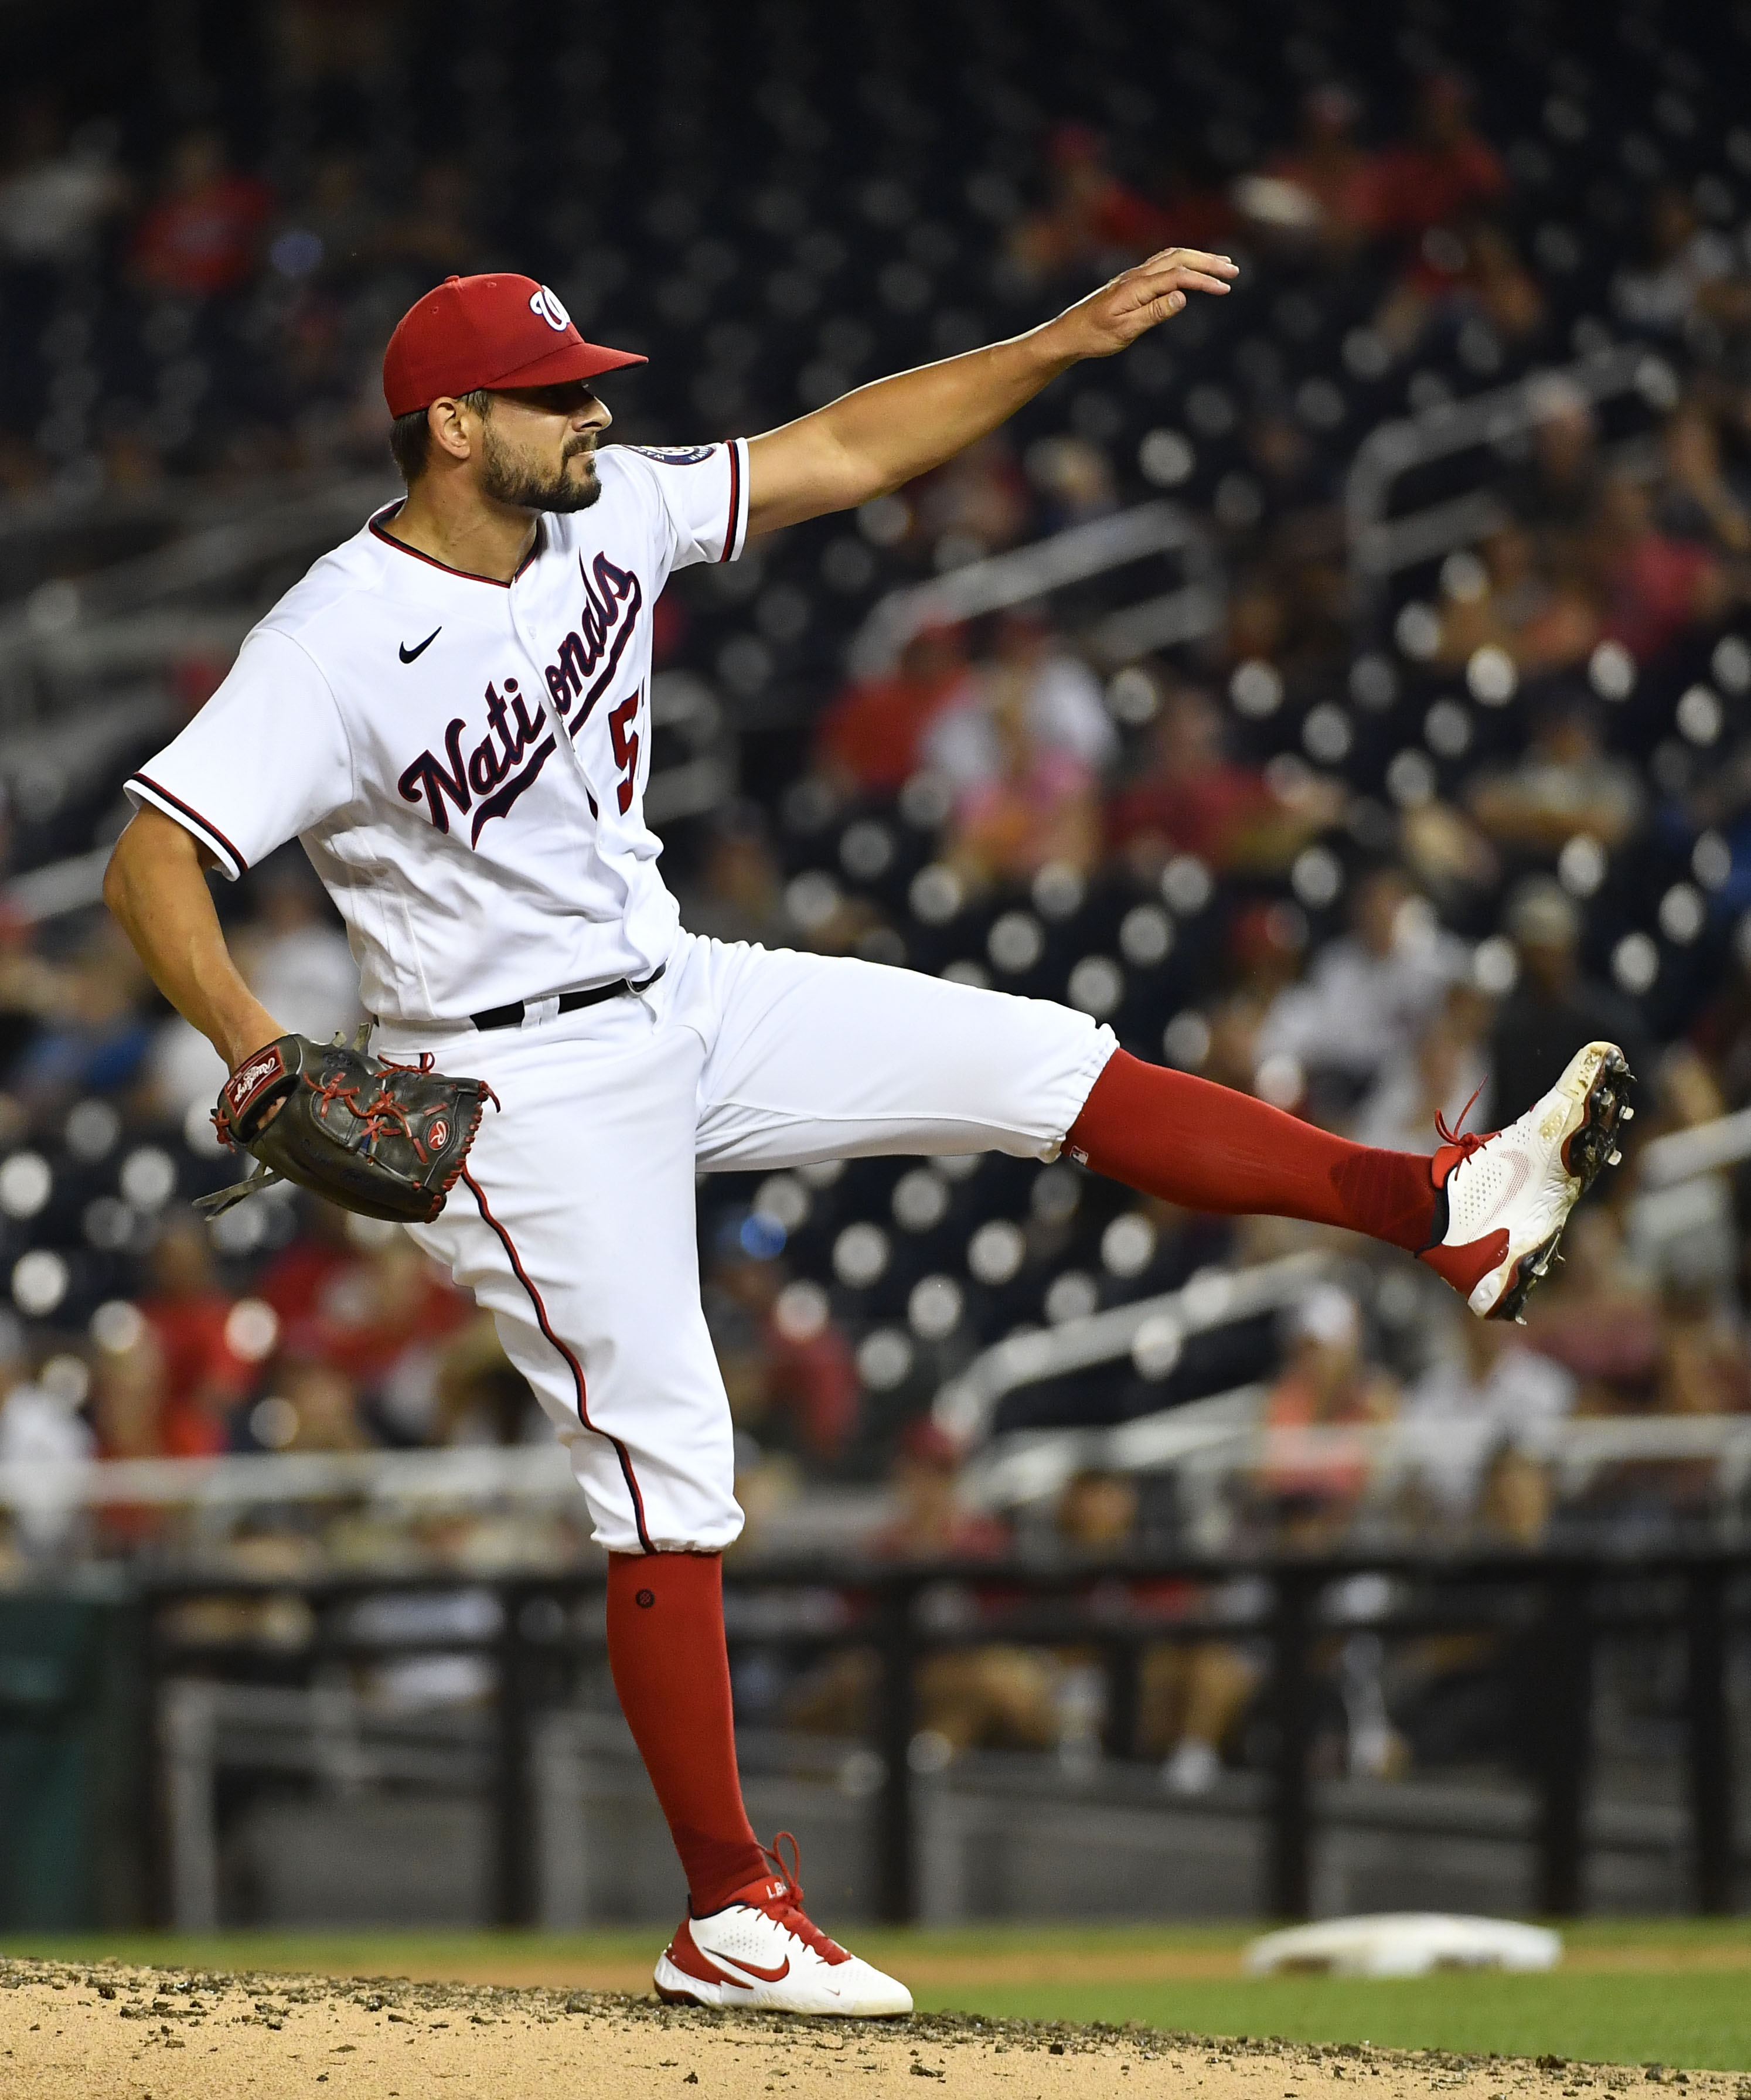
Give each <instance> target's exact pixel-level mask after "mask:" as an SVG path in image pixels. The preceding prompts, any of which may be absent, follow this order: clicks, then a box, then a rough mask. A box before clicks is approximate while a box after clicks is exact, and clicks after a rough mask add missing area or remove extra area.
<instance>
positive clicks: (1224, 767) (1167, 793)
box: [1106, 686, 1343, 878]
mask: <svg viewBox="0 0 1751 2100" xmlns="http://www.w3.org/2000/svg"><path fill="white" fill-rule="evenodd" d="M1222 739H1223V721H1222V717H1221V715H1220V712H1218V710H1217V708H1216V705H1215V702H1214V701H1213V700H1212V699H1211V698H1210V696H1209V695H1208V694H1207V693H1203V692H1200V691H1199V690H1197V687H1195V686H1177V687H1175V689H1174V690H1171V691H1170V692H1169V693H1168V694H1167V697H1166V699H1164V700H1163V702H1162V711H1161V714H1160V717H1159V718H1158V721H1157V722H1156V725H1155V728H1154V731H1153V736H1152V739H1151V744H1150V755H1149V765H1148V766H1147V769H1146V770H1145V771H1144V772H1143V773H1142V774H1140V776H1139V777H1138V778H1137V779H1135V780H1133V781H1132V782H1131V785H1130V786H1129V787H1125V788H1122V789H1121V790H1120V792H1118V794H1116V795H1115V796H1114V797H1113V799H1112V801H1110V802H1109V805H1107V814H1106V834H1107V844H1108V845H1109V848H1110V849H1111V850H1112V851H1114V853H1120V854H1124V855H1125V856H1126V858H1127V859H1128V860H1129V861H1130V862H1131V864H1132V866H1133V867H1135V868H1136V871H1138V872H1139V873H1140V875H1142V876H1145V878H1147V877H1151V876H1153V875H1154V874H1156V873H1157V872H1158V871H1159V870H1160V868H1161V867H1162V865H1163V863H1165V862H1167V860H1168V859H1169V858H1171V857H1172V855H1174V854H1193V855H1195V856H1196V858H1197V859H1199V860H1201V861H1202V862H1204V864H1205V866H1206V867H1210V868H1213V869H1215V871H1218V872H1219V873H1220V872H1224V871H1228V870H1230V869H1233V868H1238V867H1250V868H1261V869H1268V868H1274V867H1286V866H1287V865H1288V863H1289V862H1290V861H1291V860H1293V859H1294V858H1295V855H1296V854H1298V853H1299V851H1300V850H1301V849H1302V847H1303V846H1304V845H1306V844H1307V843H1308V840H1309V839H1312V838H1314V837H1317V836H1318V834H1319V833H1320V832H1322V831H1324V830H1325V829H1326V828H1327V827H1329V826H1330V825H1331V824H1334V823H1336V822H1337V821H1338V820H1339V817H1340V816H1341V815H1342V814H1343V809H1342V796H1341V794H1340V793H1339V792H1338V791H1336V790H1334V789H1333V788H1332V787H1330V786H1329V785H1327V784H1325V783H1320V782H1310V783H1307V784H1306V785H1305V786H1303V787H1295V788H1294V789H1292V790H1289V791H1285V792H1279V791H1278V790H1277V789H1276V788H1274V787H1272V786H1271V784H1270V783H1269V782H1268V781H1267V780H1266V779H1265V777H1264V774H1262V773H1261V772H1259V770H1257V768H1256V767H1254V766H1250V765H1236V764H1234V762H1233V761H1232V760H1231V759H1229V758H1228V757H1225V756H1224V752H1223V748H1222Z"/></svg>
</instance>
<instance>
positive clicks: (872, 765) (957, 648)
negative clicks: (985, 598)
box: [815, 626, 967, 795]
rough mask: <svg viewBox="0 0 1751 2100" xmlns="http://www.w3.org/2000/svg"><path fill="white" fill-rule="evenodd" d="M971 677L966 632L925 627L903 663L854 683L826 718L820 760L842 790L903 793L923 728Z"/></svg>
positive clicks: (818, 739)
mask: <svg viewBox="0 0 1751 2100" xmlns="http://www.w3.org/2000/svg"><path fill="white" fill-rule="evenodd" d="M966 682H967V652H966V638H965V634H964V630H963V629H960V628H959V627H953V626H940V627H927V628H925V629H924V630H923V631H922V632H921V633H918V634H915V635H914V636H913V637H912V638H911V641H910V642H907V643H906V646H905V648H904V649H903V650H902V651H901V654H900V661H899V664H898V668H895V669H894V670H893V671H890V672H888V673H884V675H882V676H880V677H874V678H865V679H862V680H860V681H859V682H858V683H857V684H855V685H853V686H847V687H846V689H845V691H844V692H842V693H841V694H840V695H839V696H838V698H837V699H835V700H834V701H833V702H832V704H831V705H830V706H829V707H828V708H827V712H825V713H824V714H823V716H822V717H821V720H820V723H819V725H818V728H817V730H816V733H815V761H816V763H817V765H818V766H819V767H820V768H821V770H822V771H823V772H824V773H826V774H827V775H828V777H829V778H830V779H831V780H832V781H833V782H834V783H835V784H836V786H838V787H840V789H841V790H842V791H843V792H846V793H849V794H862V795H892V794H895V793H897V792H898V791H899V789H900V788H901V787H903V786H904V785H905V783H906V782H907V781H908V780H909V779H911V777H912V775H913V774H915V772H916V771H917V770H918V769H919V765H920V756H921V749H922V745H923V743H924V732H925V730H928V728H929V726H930V725H931V724H932V723H933V721H935V720H936V718H937V716H938V715H939V714H941V713H942V711H943V709H944V708H946V707H947V706H948V705H949V704H950V703H951V702H952V701H953V700H954V699H955V697H956V695H958V694H959V692H960V690H961V689H962V687H963V686H964V685H965V683H966Z"/></svg>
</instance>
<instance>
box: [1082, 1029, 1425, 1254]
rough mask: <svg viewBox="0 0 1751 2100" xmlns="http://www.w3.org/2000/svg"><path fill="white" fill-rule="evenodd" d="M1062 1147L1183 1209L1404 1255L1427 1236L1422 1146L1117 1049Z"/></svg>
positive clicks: (1100, 1170) (1422, 1244)
mask: <svg viewBox="0 0 1751 2100" xmlns="http://www.w3.org/2000/svg"><path fill="white" fill-rule="evenodd" d="M1065 1150H1066V1151H1069V1152H1071V1153H1074V1154H1075V1155H1076V1156H1077V1157H1078V1158H1081V1159H1085V1160H1086V1161H1087V1162H1088V1164H1089V1165H1090V1166H1091V1167H1093V1168H1094V1170H1095V1171H1096V1173H1098V1174H1107V1175H1110V1176H1112V1178H1113V1179H1114V1180H1115V1181H1123V1182H1125V1183H1127V1184H1128V1185H1129V1186H1130V1187H1131V1188H1133V1189H1142V1190H1144V1191H1145V1193H1146V1194H1149V1195H1151V1196H1161V1197H1164V1198H1166V1199H1167V1201H1168V1202H1171V1203H1181V1204H1184V1207H1186V1208H1187V1209H1188V1210H1190V1211H1258V1212H1261V1213H1264V1215H1268V1216H1271V1217H1277V1218H1308V1219H1311V1220H1312V1221H1313V1222H1314V1223H1315V1224H1321V1225H1345V1226H1347V1227H1348V1229H1350V1230H1351V1231H1352V1232H1356V1233H1367V1234H1368V1236H1369V1238H1370V1239H1377V1240H1387V1241H1389V1242H1391V1243H1392V1245H1393V1246H1401V1247H1407V1248H1409V1250H1410V1251H1411V1252H1412V1253H1413V1254H1415V1253H1418V1252H1420V1251H1421V1250H1422V1248H1424V1247H1426V1246H1428V1245H1429V1244H1430V1242H1431V1240H1433V1239H1434V1238H1435V1237H1436V1226H1435V1221H1436V1201H1437V1193H1438V1192H1437V1186H1436V1181H1435V1179H1434V1176H1433V1172H1432V1171H1431V1165H1430V1162H1429V1161H1428V1160H1427V1158H1424V1157H1423V1156H1422V1154H1419V1153H1415V1152H1380V1151H1376V1150H1375V1149H1374V1148H1373V1147H1372V1146H1370V1145H1352V1144H1351V1143H1350V1141H1349V1140H1348V1139H1347V1138H1342V1137H1334V1136H1332V1135H1331V1134H1330V1132H1329V1131H1323V1130H1317V1129H1316V1128H1315V1127H1314V1126H1313V1125H1312V1123H1303V1122H1302V1121H1301V1120H1300V1119H1299V1118H1298V1117H1295V1116H1292V1115H1286V1114H1284V1113H1283V1111H1282V1110H1281V1109H1273V1108H1272V1107H1271V1106H1270V1105H1268V1103H1266V1102H1264V1101H1255V1100H1254V1099H1253V1097H1252V1096H1251V1095H1250V1094H1240V1093H1236V1092H1233V1089H1232V1088H1230V1087H1218V1086H1214V1085H1212V1084H1211V1082H1210V1081H1209V1080H1207V1079H1193V1077H1192V1075H1191V1074H1189V1073H1188V1072H1175V1071H1172V1070H1169V1069H1168V1068H1167V1066H1165V1065H1145V1063H1143V1061H1141V1059H1140V1058H1136V1057H1129V1056H1127V1054H1126V1052H1124V1051H1122V1050H1118V1051H1115V1052H1114V1054H1113V1055H1112V1057H1110V1058H1109V1059H1108V1061H1107V1065H1106V1069H1105V1070H1104V1071H1103V1072H1102V1073H1101V1074H1100V1078H1099V1079H1096V1081H1095V1083H1094V1088H1093V1091H1092V1092H1091V1093H1090V1095H1089V1096H1088V1098H1087V1101H1085V1102H1084V1103H1083V1112H1082V1114H1080V1115H1079V1116H1078V1118H1076V1121H1075V1123H1074V1124H1073V1125H1072V1127H1071V1129H1070V1136H1069V1137H1068V1138H1066V1139H1065ZM1442 1215H1443V1217H1444V1215H1445V1211H1444V1206H1443V1210H1442Z"/></svg>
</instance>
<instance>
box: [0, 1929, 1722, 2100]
mask: <svg viewBox="0 0 1751 2100" xmlns="http://www.w3.org/2000/svg"><path fill="white" fill-rule="evenodd" d="M915 2078H921V2079H927V2080H937V2081H940V2082H941V2083H942V2084H943V2085H946V2086H950V2087H952V2088H953V2089H955V2091H956V2092H958V2093H964V2094H966V2095H968V2096H969V2100H972V2096H979V2100H983V2096H987V2095H989V2096H990V2100H1073V2097H1074V2100H1083V2096H1085V2095H1088V2094H1092V2093H1096V2092H1098V2093H1125V2094H1131V2095H1136V2096H1138V2100H1156V2096H1159V2100H1168V2096H1170V2095H1171V2096H1172V2100H1314V2095H1315V2093H1316V2091H1317V2090H1319V2089H1324V2090H1325V2093H1326V2094H1327V2095H1329V2100H1339V2093H1341V2089H1342V2088H1343V2087H1344V2086H1346V2085H1352V2084H1354V2085H1361V2086H1363V2088H1364V2089H1365V2093H1367V2095H1368V2096H1369V2100H1417V2097H1418V2096H1420V2095H1422V2094H1424V2093H1452V2094H1455V2095H1458V2096H1459V2100H1563V2096H1569V2100H1574V2096H1594V2095H1597V2096H1598V2100H1604V2096H1605V2095H1607V2094H1608V2093H1613V2092H1617V2091H1627V2090H1628V2089H1630V2086H1631V2085H1634V2086H1635V2087H1637V2088H1638V2089H1641V2088H1644V2087H1645V2085H1646V2084H1647V2082H1648V2081H1649V2080H1658V2081H1659V2082H1663V2083H1664V2082H1670V2083H1674V2084H1678V2085H1683V2088H1684V2092H1685V2100H1745V2096H1746V2094H1747V2092H1748V2090H1751V2089H1748V2087H1747V2085H1746V2083H1745V2081H1744V2080H1743V2079H1742V2078H1740V2077H1738V2076H1734V2075H1733V2074H1731V2073H1723V2072H1712V2071H1691V2072H1689V2073H1688V2074H1684V2073H1681V2072H1666V2073H1660V2072H1656V2071H1644V2070H1643V2069H1641V2068H1637V2069H1635V2070H1634V2071H1630V2070H1625V2069H1621V2068H1619V2067H1614V2066H1608V2065H1605V2066H1602V2065H1584V2064H1576V2063H1564V2062H1562V2061H1561V2060H1559V2059H1558V2058H1549V2057H1547V2058H1540V2059H1539V2060H1538V2061H1537V2062H1536V2063H1534V2062H1529V2061H1526V2060H1523V2059H1518V2058H1506V2057H1460V2056H1450V2055H1446V2054H1440V2053H1438V2052H1436V2051H1416V2052H1397V2051H1392V2050H1386V2049H1367V2048H1364V2047H1360V2046H1357V2045H1353V2044H1341V2045H1334V2046H1331V2047H1318V2046H1310V2045H1303V2044H1296V2043H1290V2042H1264V2041H1234V2040H1219V2041H1212V2040H1198V2039H1197V2038H1195V2037H1193V2036H1185V2035H1172V2034H1161V2033H1156V2032H1150V2031H1149V2030H1145V2029H1137V2028H1125V2029H1119V2028H1112V2027H1065V2026H1052V2025H1044V2024H1039V2023H1030V2022H1020V2021H1003V2020H992V2019H981V2018H968V2017H963V2016H959V2015H955V2014H920V2015H918V2016H916V2017H915V2018H911V2019H909V2020H902V2021H895V2022H882V2023H861V2022H860V2023H853V2022H846V2021H827V2020H796V2019H785V2018H775V2017H773V2016H770V2015H759V2014H721V2013H699V2012H694V2011H690V2010H683V2009H679V2008H671V2007H668V2006H664V2005H659V2004H658V2003H657V2002H656V2001H655V2000H653V1999H651V1998H650V1997H631V1996H620V1995H618V1994H615V1993H611V1992H576V1991H574V1992H563V1991H549V1990H538V1989H524V1990H513V1989H507V1988H498V1987H494V1986H490V1985H468V1984H453V1983H452V1984H445V1983H413V1982H409V1981H408V1980H407V1979H368V1980H337V1979H329V1978H322V1977H293V1976H288V1975H284V1974H271V1975H270V1974H254V1975H229V1974H207V1973H194V1972H190V1971H188V1970H170V1969H136V1968H126V1967H122V1966H121V1965H108V1964H104V1965H95V1966H94V1965H83V1964H79V1965H68V1964H57V1963H50V1962H29V1961H10V1962H3V1963H0V2093H6V2094H7V2095H8V2096H11V2095H13V2094H17V2095H19V2096H20V2100H75V2096H77V2100H86V2096H89V2095H92V2094H100V2095H102V2096H104V2100H289V2096H291V2095H294V2094H296V2095H298V2100H317V2097H316V2096H315V2087H316V2086H318V2085H326V2086H327V2087H328V2088H329V2095H328V2096H323V2100H342V2096H343V2095H354V2096H359V2100H364V2096H367V2095H368V2096H369V2100H529V2096H531V2095H536V2094H541V2093H549V2092H584V2093H599V2092H611V2093H613V2094H614V2096H615V2100H646V2096H647V2095H658V2094H662V2095H666V2096H668V2100H690V2093H689V2091H688V2089H698V2091H699V2093H700V2094H701V2096H702V2100H703V2095H705V2094H706V2093H711V2094H715V2095H721V2096H724V2100H756V2096H759V2097H760V2100H764V2096H765V2094H767V2093H772V2094H774V2095H777V2096H778V2100H826V2096H827V2095H828V2094H829V2093H830V2092H831V2093H834V2100H845V2095H846V2088H847V2085H848V2082H850V2084H851V2089H852V2092H853V2093H862V2094H865V2095H871V2096H876V2095H883V2094H889V2093H893V2094H910V2093H915V2092H916V2090H917V2089H916V2087H915V2086H914V2085H911V2082H910V2081H911V2080H912V2079H915ZM835 2089H836V2091H835Z"/></svg>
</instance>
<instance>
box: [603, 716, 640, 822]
mask: <svg viewBox="0 0 1751 2100" xmlns="http://www.w3.org/2000/svg"><path fill="white" fill-rule="evenodd" d="M643 697H644V695H643V694H642V691H641V692H637V693H634V694H633V695H632V696H631V698H630V699H624V700H622V701H621V703H620V705H619V707H617V708H615V710H614V712H613V713H612V714H611V715H610V716H609V717H608V734H609V735H610V736H611V737H612V738H613V739H614V762H615V765H617V766H619V767H620V771H621V774H622V775H623V776H624V777H623V778H622V779H621V782H620V814H621V815H622V816H623V817H624V815H625V814H626V813H627V811H628V810H629V809H631V807H632V806H633V774H635V773H636V772H637V770H638V732H637V730H635V729H634V728H633V719H634V717H636V716H637V712H638V703H639V701H640V700H641V699H642V698H643Z"/></svg>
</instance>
